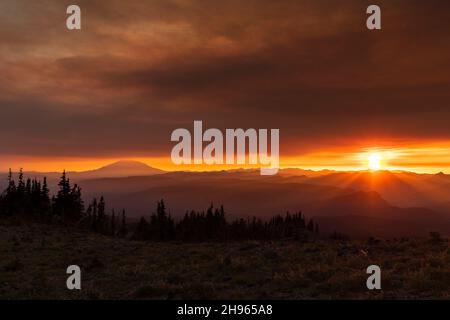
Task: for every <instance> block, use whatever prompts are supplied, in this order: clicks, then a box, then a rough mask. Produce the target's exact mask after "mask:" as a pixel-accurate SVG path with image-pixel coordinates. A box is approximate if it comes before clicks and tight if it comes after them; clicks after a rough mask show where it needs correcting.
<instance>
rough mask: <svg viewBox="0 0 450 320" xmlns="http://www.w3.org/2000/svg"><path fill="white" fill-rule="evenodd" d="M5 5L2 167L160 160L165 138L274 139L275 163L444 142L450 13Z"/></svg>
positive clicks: (1, 13) (206, 5)
mask: <svg viewBox="0 0 450 320" xmlns="http://www.w3.org/2000/svg"><path fill="white" fill-rule="evenodd" d="M372 2H373V1H371V2H368V1H361V0H351V1H350V0H345V1H344V0H335V1H333V0H329V1H320V0H319V1H318V0H314V1H313V0H308V1H272V0H267V1H266V0H258V1H256V0H255V1H251V0H250V1H216V0H212V1H191V0H178V1H175V0H174V1H169V0H161V1H140V0H136V1H112V0H108V1H106V0H105V1H103V0H96V1H81V0H80V1H77V4H78V5H79V6H80V7H81V12H82V30H80V31H69V30H67V29H66V27H65V19H66V17H67V15H66V8H67V6H68V5H70V4H72V2H70V1H56V0H55V1H51V0H47V1H39V2H37V1H31V0H29V1H23V0H22V1H2V2H1V3H0V112H1V119H2V120H1V125H0V154H2V155H30V156H83V157H90V156H92V157H93V156H96V157H98V156H126V155H133V156H138V155H139V156H144V155H145V156H165V155H167V156H168V155H169V152H170V149H171V147H172V144H171V142H170V134H171V132H172V131H173V130H174V129H176V128H180V127H186V128H192V125H193V121H194V120H203V124H204V126H205V127H216V128H220V129H225V128H239V127H240V128H269V129H270V128H279V129H280V139H281V141H280V147H281V153H282V155H284V154H289V155H295V154H301V153H305V152H308V151H310V150H313V149H314V150H320V149H326V148H330V147H333V146H344V147H345V146H351V145H352V144H354V143H360V142H361V141H365V140H367V141H410V142H416V141H423V140H427V141H428V140H430V141H436V140H439V141H441V140H450V124H449V120H450V107H449V101H450V99H449V98H450V72H449V70H450V19H448V14H449V12H450V3H449V2H447V1H441V0H434V1H433V0H432V1H413V0H411V1H401V0H398V1H375V2H376V4H378V5H379V6H380V7H381V10H382V30H379V31H369V30H367V28H366V25H365V21H366V18H367V15H366V13H365V11H366V8H367V6H368V5H370V4H372Z"/></svg>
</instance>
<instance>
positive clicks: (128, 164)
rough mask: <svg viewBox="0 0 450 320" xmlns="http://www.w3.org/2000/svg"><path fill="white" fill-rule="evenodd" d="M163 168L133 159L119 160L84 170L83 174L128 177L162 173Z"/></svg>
mask: <svg viewBox="0 0 450 320" xmlns="http://www.w3.org/2000/svg"><path fill="white" fill-rule="evenodd" d="M163 172H164V171H163V170H160V169H157V168H153V167H151V166H149V165H147V164H146V163H144V162H140V161H135V160H119V161H116V162H113V163H111V164H108V165H106V166H103V167H101V168H98V169H96V170H91V171H85V172H83V174H84V175H88V176H92V177H104V178H110V177H130V176H149V175H154V174H159V173H163Z"/></svg>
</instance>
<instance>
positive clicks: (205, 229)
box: [0, 170, 319, 241]
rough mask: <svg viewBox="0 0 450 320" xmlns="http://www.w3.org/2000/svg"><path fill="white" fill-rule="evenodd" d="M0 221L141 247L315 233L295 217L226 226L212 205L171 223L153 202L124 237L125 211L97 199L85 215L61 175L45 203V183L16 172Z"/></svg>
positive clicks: (2, 199) (77, 192)
mask: <svg viewBox="0 0 450 320" xmlns="http://www.w3.org/2000/svg"><path fill="white" fill-rule="evenodd" d="M0 215H3V216H8V217H17V218H21V219H27V220H32V221H36V222H44V223H59V224H64V225H69V226H75V227H80V228H84V229H88V230H91V231H93V232H96V233H101V234H104V235H109V236H114V237H126V236H127V234H130V236H131V238H132V239H134V240H146V241H170V240H180V241H228V240H275V239H285V238H289V239H297V240H301V239H305V238H308V237H309V236H311V235H315V234H318V233H319V227H318V225H317V224H316V223H314V221H313V220H309V221H308V222H307V221H306V219H305V217H304V216H303V215H302V213H301V212H299V213H296V214H293V215H291V214H290V213H289V212H288V213H287V214H286V216H284V217H283V216H281V215H276V216H274V217H272V218H271V219H270V220H268V221H266V222H263V221H262V220H261V219H257V218H256V217H254V218H252V219H237V220H234V221H232V222H231V223H229V222H227V220H226V219H225V210H224V208H223V206H221V207H220V208H214V206H213V205H212V204H211V206H210V207H209V208H208V209H207V210H206V212H195V211H191V212H186V214H185V215H184V217H183V218H182V219H181V220H179V221H178V222H175V220H174V219H173V218H172V217H171V216H170V214H168V213H167V209H166V205H165V203H164V201H163V200H161V201H158V203H157V208H156V212H155V213H153V214H152V215H151V216H150V219H149V221H147V220H146V219H145V218H141V219H140V220H139V222H138V223H137V224H136V226H135V228H133V229H134V230H133V231H132V232H128V230H127V229H128V228H127V221H126V216H125V211H122V213H121V215H116V214H115V212H114V211H112V213H111V214H110V215H108V214H107V213H106V203H105V200H104V198H103V197H101V198H100V200H98V201H97V199H96V198H94V199H93V201H92V202H91V203H90V204H89V205H88V207H87V209H86V210H85V207H84V203H83V199H82V196H81V188H80V187H79V186H78V185H77V184H74V185H73V186H72V185H71V183H70V180H69V179H68V178H67V176H66V172H65V171H64V172H63V173H62V176H61V179H60V181H59V183H58V191H57V193H56V194H55V195H54V196H52V197H51V198H50V192H49V188H48V185H47V179H46V178H44V179H43V181H42V182H41V181H40V180H37V179H27V180H25V179H24V176H23V172H22V170H20V172H19V175H18V181H17V183H16V181H15V180H14V179H13V175H12V172H11V170H10V171H9V175H8V186H7V188H6V189H5V190H4V192H3V193H2V194H1V195H0Z"/></svg>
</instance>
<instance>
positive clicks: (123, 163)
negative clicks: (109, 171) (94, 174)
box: [98, 160, 153, 170]
mask: <svg viewBox="0 0 450 320" xmlns="http://www.w3.org/2000/svg"><path fill="white" fill-rule="evenodd" d="M106 168H124V169H125V168H152V167H150V166H149V165H147V164H146V163H144V162H140V161H135V160H119V161H116V162H113V163H110V164H108V165H106V166H103V167H101V168H99V169H98V170H101V169H106ZM152 169H153V168H152Z"/></svg>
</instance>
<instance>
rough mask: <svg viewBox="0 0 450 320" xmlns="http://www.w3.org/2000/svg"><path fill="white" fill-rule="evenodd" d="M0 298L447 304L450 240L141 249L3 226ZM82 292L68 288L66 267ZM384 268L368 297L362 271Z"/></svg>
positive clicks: (82, 236) (50, 230) (129, 243)
mask: <svg viewBox="0 0 450 320" xmlns="http://www.w3.org/2000/svg"><path fill="white" fill-rule="evenodd" d="M0 257H1V259H0V298H1V299H30V298H37V299H181V298H190V299H201V298H206V299H319V298H325V299H329V298H338V299H366V298H370V299H383V298H395V299H403V298H443V299H449V298H450V252H449V245H448V240H440V239H436V237H435V236H433V237H432V238H430V239H421V240H420V239H416V240H408V239H403V240H395V241H394V240H392V241H386V240H376V241H375V240H373V239H372V240H371V241H367V242H356V241H350V242H337V241H331V240H330V241H317V242H310V243H295V242H288V241H286V242H283V241H277V242H267V243H263V242H241V243H228V244H220V243H201V244H181V243H143V242H133V241H127V240H119V239H111V238H107V237H103V236H98V235H93V234H88V233H82V232H77V231H73V230H63V229H59V228H54V227H50V226H42V225H28V226H26V225H22V226H17V225H7V224H6V223H5V222H3V223H2V224H0ZM71 264H77V265H79V266H80V267H81V269H82V290H80V291H76V290H75V291H70V290H68V289H66V279H67V278H66V277H67V275H66V273H65V271H66V268H67V266H68V265H71ZM370 264H377V265H379V266H380V267H381V269H382V287H383V290H381V291H368V290H367V288H366V284H365V283H366V279H367V275H366V273H365V269H366V268H367V266H369V265H370Z"/></svg>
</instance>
